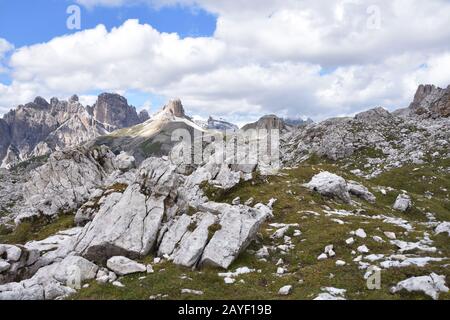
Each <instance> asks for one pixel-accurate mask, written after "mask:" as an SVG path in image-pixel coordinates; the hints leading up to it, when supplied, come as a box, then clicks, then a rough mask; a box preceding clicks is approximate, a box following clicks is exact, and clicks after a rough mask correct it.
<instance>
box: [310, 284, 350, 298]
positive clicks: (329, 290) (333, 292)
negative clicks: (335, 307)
mask: <svg viewBox="0 0 450 320" xmlns="http://www.w3.org/2000/svg"><path fill="white" fill-rule="evenodd" d="M321 290H322V291H323V292H322V293H320V294H319V295H318V296H317V297H316V298H315V299H314V300H345V293H346V292H347V290H345V289H337V288H333V287H325V288H321Z"/></svg>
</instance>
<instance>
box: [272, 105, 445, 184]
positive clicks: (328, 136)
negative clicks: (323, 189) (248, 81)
mask: <svg viewBox="0 0 450 320" xmlns="http://www.w3.org/2000/svg"><path fill="white" fill-rule="evenodd" d="M449 135H450V121H449V120H448V118H442V117H440V118H437V119H433V118H431V117H422V118H421V117H418V116H410V115H408V114H406V115H405V114H403V113H389V112H388V111H386V110H384V109H383V108H376V109H373V110H369V111H366V112H363V113H360V114H358V115H356V116H355V117H354V118H334V119H328V120H325V121H323V122H321V123H318V124H311V125H308V126H306V127H301V128H298V129H297V130H293V131H290V132H287V133H285V134H284V135H282V136H281V141H282V144H281V152H280V155H281V157H282V161H283V163H284V164H285V165H287V166H293V165H295V164H297V163H299V162H302V161H305V160H307V159H309V158H311V157H312V156H318V157H320V158H327V159H329V160H332V161H342V160H344V159H345V162H346V163H347V164H348V165H349V166H350V165H353V166H355V167H358V170H359V172H358V175H360V176H364V177H366V178H369V179H370V178H373V177H376V176H378V175H379V174H381V173H382V172H384V171H388V170H391V169H394V168H398V167H401V166H403V165H405V164H411V163H412V164H421V163H424V162H425V161H426V159H427V157H437V156H441V157H442V156H444V157H446V156H449V155H450V153H449V151H448V150H449V149H448V139H449V138H450V136H449Z"/></svg>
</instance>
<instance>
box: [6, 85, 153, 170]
mask: <svg viewBox="0 0 450 320" xmlns="http://www.w3.org/2000/svg"><path fill="white" fill-rule="evenodd" d="M147 119H148V114H147V113H145V112H144V113H141V114H140V115H138V114H137V113H136V109H135V108H134V107H132V106H129V105H128V103H127V100H126V99H125V98H124V97H121V96H119V95H117V94H109V93H103V94H101V95H100V96H99V97H98V101H97V103H96V104H95V105H94V106H93V107H89V106H87V107H84V106H83V105H81V103H80V102H79V99H78V97H77V96H72V97H71V98H70V99H69V100H68V101H60V100H59V99H57V98H52V99H51V100H50V103H49V102H47V101H46V100H45V99H44V98H41V97H37V98H36V99H35V100H34V101H33V102H31V103H28V104H25V105H20V106H18V107H17V108H16V109H14V110H11V111H10V112H9V113H7V114H5V115H4V117H3V119H0V166H1V167H3V168H10V167H12V166H14V165H15V164H17V163H18V162H21V161H25V160H28V159H29V158H32V157H39V156H44V155H48V154H49V153H51V152H52V151H55V150H62V149H64V148H66V147H72V146H76V145H79V144H81V143H83V142H86V141H88V140H90V139H93V138H95V137H98V136H102V135H105V134H108V133H109V132H111V131H114V130H117V129H121V128H124V127H129V126H133V125H136V124H139V123H141V122H144V121H146V120H147Z"/></svg>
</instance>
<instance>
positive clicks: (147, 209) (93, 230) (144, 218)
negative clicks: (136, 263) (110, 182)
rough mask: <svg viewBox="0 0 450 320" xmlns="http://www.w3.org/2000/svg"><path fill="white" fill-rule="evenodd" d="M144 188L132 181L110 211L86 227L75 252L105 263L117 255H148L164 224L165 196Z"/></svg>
mask: <svg viewBox="0 0 450 320" xmlns="http://www.w3.org/2000/svg"><path fill="white" fill-rule="evenodd" d="M141 190H142V187H141V186H140V185H139V184H133V185H131V186H129V187H128V188H127V190H126V191H125V192H124V194H123V195H122V196H121V197H120V200H119V201H118V202H117V203H116V204H115V205H114V206H113V207H112V208H110V210H100V211H99V212H98V213H97V215H96V216H95V218H94V220H93V221H92V222H90V223H88V224H87V225H86V226H85V227H84V229H83V231H82V232H81V234H80V236H79V237H78V239H77V244H76V246H75V251H76V252H79V253H80V254H81V255H82V256H84V257H86V258H87V259H89V260H91V261H96V262H98V263H102V264H104V263H105V262H106V260H107V259H108V258H110V257H113V256H117V255H125V256H128V257H131V258H136V257H141V256H145V255H146V254H148V253H149V252H150V250H151V249H152V248H153V246H154V244H155V241H156V239H157V236H158V231H159V229H160V227H161V222H162V219H163V216H164V200H165V198H166V197H164V196H160V197H154V196H147V195H145V194H143V193H142V192H141ZM105 226H108V228H105Z"/></svg>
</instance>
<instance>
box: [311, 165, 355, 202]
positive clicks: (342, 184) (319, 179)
mask: <svg viewBox="0 0 450 320" xmlns="http://www.w3.org/2000/svg"><path fill="white" fill-rule="evenodd" d="M304 186H305V187H306V188H308V189H310V190H312V191H316V192H318V193H320V194H321V195H323V196H327V197H334V198H338V199H341V200H342V201H344V202H346V203H350V201H351V198H350V194H349V193H348V189H347V182H346V181H345V179H344V178H342V177H340V176H338V175H335V174H333V173H330V172H327V171H324V172H321V173H319V174H317V175H315V176H314V177H313V178H312V180H311V181H310V182H309V183H307V184H305V185H304Z"/></svg>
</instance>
